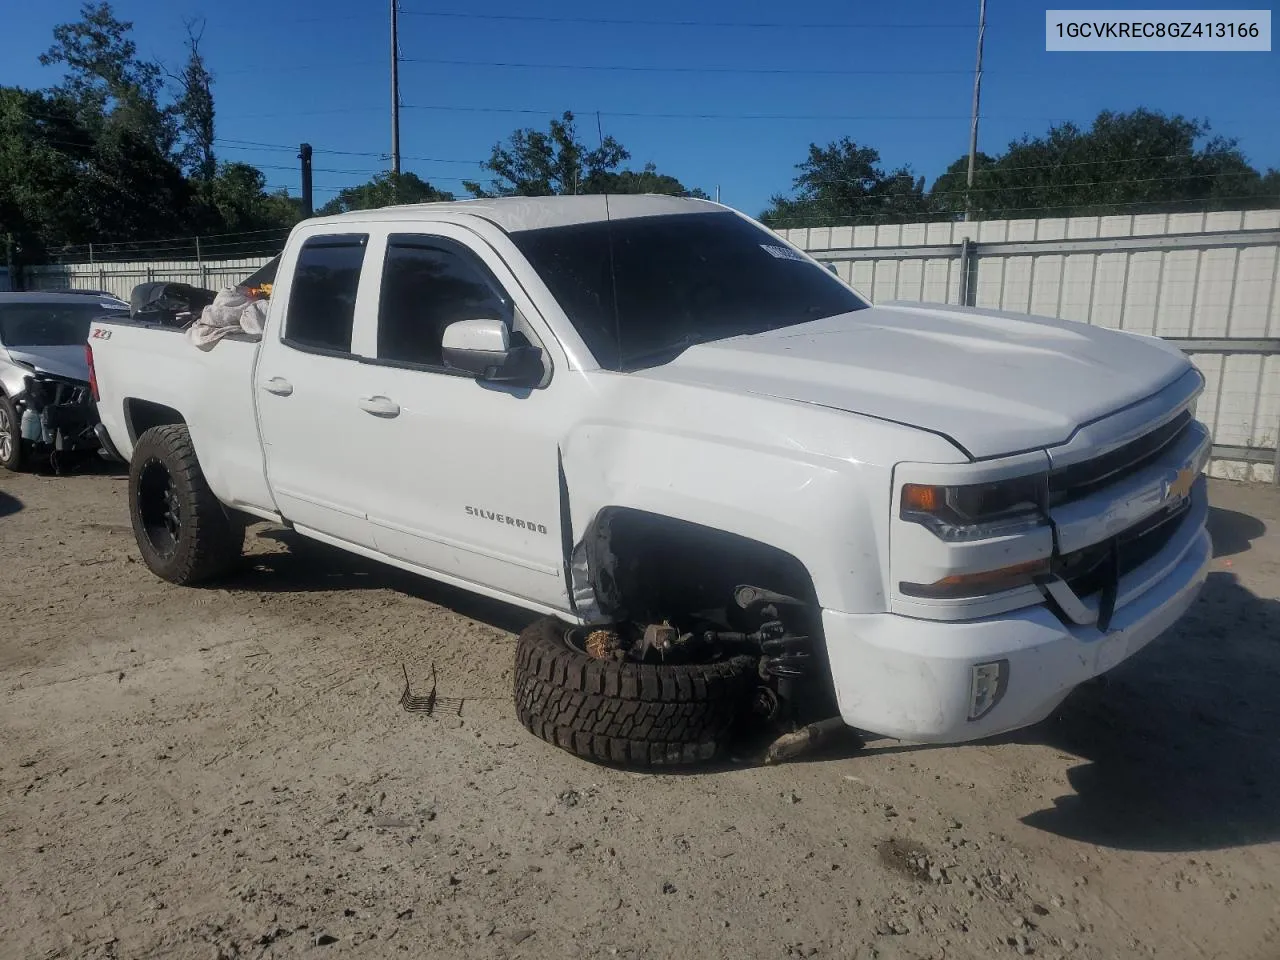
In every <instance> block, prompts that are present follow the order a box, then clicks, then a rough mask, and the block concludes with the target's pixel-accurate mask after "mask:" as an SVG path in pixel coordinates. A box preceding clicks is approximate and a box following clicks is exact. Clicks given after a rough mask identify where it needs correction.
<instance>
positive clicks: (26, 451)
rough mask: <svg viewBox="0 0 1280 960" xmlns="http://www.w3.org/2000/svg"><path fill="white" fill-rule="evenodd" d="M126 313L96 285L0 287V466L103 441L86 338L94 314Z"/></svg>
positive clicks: (84, 449)
mask: <svg viewBox="0 0 1280 960" xmlns="http://www.w3.org/2000/svg"><path fill="white" fill-rule="evenodd" d="M128 315H129V305H128V304H127V303H125V302H124V301H122V300H117V299H116V298H115V297H113V296H111V295H110V294H104V293H100V292H98V291H94V292H92V293H84V292H75V293H73V292H61V291H60V292H56V293H42V292H30V293H0V467H4V468H5V469H8V470H20V469H22V467H23V466H24V465H25V464H26V463H27V462H28V461H29V460H30V458H31V457H32V456H33V455H36V454H48V453H52V454H84V453H90V454H91V453H93V452H95V451H97V450H98V449H99V447H100V446H101V444H100V442H99V440H98V438H97V436H96V435H95V432H94V429H95V427H96V426H97V423H98V418H97V413H96V411H95V410H94V407H93V402H92V400H91V399H90V397H89V364H88V360H87V359H86V351H85V339H86V338H87V336H88V333H89V324H90V322H91V321H92V320H93V319H94V318H95V317H102V316H119V317H128Z"/></svg>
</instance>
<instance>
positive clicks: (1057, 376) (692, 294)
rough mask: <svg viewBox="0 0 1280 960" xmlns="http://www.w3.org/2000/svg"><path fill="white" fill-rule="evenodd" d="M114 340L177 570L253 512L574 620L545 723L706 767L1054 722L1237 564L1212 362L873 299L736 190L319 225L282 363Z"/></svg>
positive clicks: (287, 301) (158, 568)
mask: <svg viewBox="0 0 1280 960" xmlns="http://www.w3.org/2000/svg"><path fill="white" fill-rule="evenodd" d="M89 342H90V344H91V346H92V350H93V356H94V359H95V363H96V371H97V372H96V391H97V396H98V407H99V411H100V413H101V417H102V421H103V423H104V424H105V426H106V429H107V431H108V432H109V434H110V437H111V439H112V440H113V442H114V446H115V447H116V448H118V450H119V452H120V454H121V455H122V456H123V457H124V458H126V459H129V460H130V462H131V468H130V471H131V472H130V488H129V497H130V501H129V502H130V509H131V511H132V513H133V518H134V529H135V531H136V533H137V539H138V544H139V548H140V550H141V553H142V556H143V559H144V560H145V561H146V563H147V564H148V566H149V567H150V568H151V569H152V570H153V571H154V572H155V573H157V574H158V575H159V576H161V577H164V578H167V579H169V580H172V581H174V582H176V583H195V582H197V581H201V580H206V579H209V578H213V577H216V576H218V575H221V574H223V573H225V572H226V571H227V570H228V569H229V566H230V565H231V564H232V563H233V562H234V560H235V558H236V557H237V556H238V555H239V553H240V549H241V545H242V544H241V529H242V528H241V521H242V520H243V519H244V518H246V517H256V518H264V519H269V520H273V521H277V522H280V523H284V524H287V525H289V526H291V527H292V528H293V529H295V530H296V531H297V532H298V533H300V534H302V535H305V536H307V537H312V538H314V539H316V540H319V541H323V542H325V543H329V544H334V545H337V546H339V547H341V548H343V549H346V550H349V551H351V552H353V553H357V554H361V555H363V556H367V557H374V558H377V559H380V560H383V561H386V562H387V563H390V564H394V565H396V566H399V567H403V568H405V569H407V570H411V571H414V572H416V573H420V574H422V575H423V576H427V577H432V578H434V579H437V580H441V581H445V582H447V583H451V584H455V585H459V586H462V587H465V588H467V589H469V590H473V591H475V592H477V593H481V594H484V595H486V596H490V597H496V598H499V599H502V600H506V601H509V602H511V603H513V604H518V605H521V606H523V607H526V608H529V609H531V610H535V611H541V612H543V613H546V614H549V615H550V617H549V618H548V619H546V620H543V621H540V622H539V623H537V624H535V625H534V626H533V627H531V628H530V629H529V630H527V631H526V632H525V633H524V634H523V635H522V636H521V638H520V640H519V642H518V644H517V650H516V667H517V668H516V706H517V712H518V713H519V715H520V718H521V719H522V721H523V722H524V723H525V724H526V725H527V726H528V727H529V728H530V729H531V730H533V731H534V732H535V733H537V734H538V735H540V736H542V737H544V738H545V739H547V740H549V741H551V742H554V743H557V744H559V745H561V746H563V747H565V748H567V749H570V750H573V751H575V752H576V753H578V754H581V755H583V756H586V757H591V758H594V759H598V760H606V761H612V762H626V763H639V764H661V763H679V762H688V761H694V760H698V759H702V758H705V757H707V756H710V755H712V754H714V753H715V751H716V749H717V748H718V747H719V746H721V745H722V744H723V742H724V740H725V737H726V735H727V734H728V732H729V731H730V730H731V728H732V727H733V726H734V725H735V724H736V723H738V722H739V721H741V720H742V719H743V718H744V717H745V716H749V715H751V714H753V713H754V714H756V715H759V716H762V717H765V718H788V717H791V718H795V717H800V716H804V715H806V713H807V715H808V716H810V717H812V716H814V715H815V714H817V713H820V712H821V708H822V707H823V705H824V704H829V705H830V706H829V709H830V711H831V712H832V713H834V712H835V711H837V710H838V713H839V716H840V717H842V718H843V720H844V722H845V723H846V724H848V725H850V726H852V727H855V728H858V729H860V730H864V731H870V732H873V733H878V734H884V735H888V736H892V737H898V738H903V739H910V740H916V741H943V742H954V741H963V740H970V739H974V738H978V737H985V736H988V735H991V734H995V733H999V732H1001V731H1006V730H1010V729H1013V728H1016V727H1021V726H1024V725H1026V724H1030V723H1033V722H1035V721H1037V720H1039V719H1041V718H1042V717H1044V716H1046V715H1047V714H1048V713H1049V712H1050V711H1051V710H1053V709H1054V707H1055V706H1056V705H1057V704H1058V703H1060V702H1061V701H1062V699H1063V698H1064V697H1065V696H1066V695H1067V693H1068V692H1069V691H1070V690H1071V689H1072V688H1073V687H1075V686H1076V685H1078V684H1079V683H1081V682H1082V681H1084V680H1086V679H1088V678H1090V677H1093V676H1095V675H1097V674H1099V673H1101V672H1103V671H1105V670H1107V669H1109V668H1111V667H1113V666H1115V665H1116V664H1117V663H1119V662H1120V661H1122V660H1124V659H1125V658H1126V657H1128V656H1130V655H1132V654H1134V653H1135V652H1137V651H1138V650H1139V649H1141V648H1142V647H1143V646H1144V645H1146V644H1147V643H1149V642H1150V641H1152V640H1153V639H1155V638H1156V637H1157V636H1159V635H1160V634H1161V633H1162V632H1164V631H1165V630H1166V629H1168V628H1169V627H1170V626H1171V625H1172V624H1173V623H1174V622H1175V621H1176V620H1177V619H1178V618H1179V617H1180V616H1181V614H1182V613H1183V611H1185V610H1186V609H1187V607H1188V605H1189V604H1190V603H1191V602H1192V600H1193V599H1194V598H1195V596H1196V594H1197V591H1198V590H1199V588H1200V586H1201V584H1202V582H1203V580H1204V578H1205V575H1206V570H1207V566H1208V563H1209V557H1210V545H1209V538H1208V536H1207V534H1206V532H1205V517H1206V511H1207V503H1206V496H1205V482H1204V480H1203V479H1202V478H1201V471H1202V467H1203V466H1204V464H1205V462H1206V458H1207V456H1208V451H1209V436H1208V432H1207V431H1206V429H1205V427H1204V426H1203V425H1202V424H1200V423H1199V422H1197V421H1196V420H1195V417H1194V405H1195V402H1196V397H1197V395H1198V394H1199V393H1200V391H1201V389H1202V385H1203V381H1202V378H1201V377H1200V375H1199V373H1197V372H1196V370H1195V369H1194V368H1193V367H1192V366H1191V364H1190V363H1189V362H1188V361H1187V359H1186V358H1185V357H1184V356H1183V355H1182V354H1181V353H1180V352H1179V351H1178V350H1176V349H1174V348H1173V347H1170V346H1168V345H1166V344H1164V343H1162V342H1161V341H1159V340H1156V339H1154V338H1149V337H1138V336H1133V335H1130V334H1127V333H1123V332H1119V331H1113V330H1106V329H1100V328H1097V327H1091V326H1086V325H1082V324H1078V323H1072V322H1068V321H1062V320H1053V319H1045V318H1036V317H1028V316H1018V315H1014V314H1007V313H995V312H991V311H983V310H975V309H966V308H960V307H947V306H929V305H914V306H903V305H889V306H872V305H871V304H870V303H869V302H868V301H867V300H865V299H864V298H863V297H861V296H860V295H859V294H857V293H856V292H855V291H854V290H852V289H851V288H849V287H848V286H846V285H845V284H844V283H843V282H841V281H840V280H839V279H838V278H836V277H834V276H832V275H831V273H829V272H828V271H827V270H825V269H823V268H822V266H821V265H819V264H818V263H817V262H815V261H814V260H812V259H811V258H809V257H808V256H807V255H805V254H804V253H802V252H800V251H799V250H797V249H796V248H794V247H792V246H791V245H790V244H788V243H786V242H785V241H783V240H781V239H780V238H779V237H778V236H777V235H776V234H774V233H772V232H771V231H768V230H766V229H765V228H763V227H762V226H760V225H759V224H757V223H755V222H754V221H752V220H750V219H748V218H747V217H744V216H742V215H741V214H738V213H736V212H734V211H732V210H729V209H727V208H725V207H721V206H719V205H717V204H712V203H707V202H704V201H698V200H688V199H677V198H669V197H656V196H614V197H609V198H608V200H607V201H605V200H604V199H603V198H602V197H599V196H590V197H586V196H579V197H556V198H541V199H514V198H513V199H502V200H484V201H479V200H477V201H465V202H459V203H442V204H427V205H420V206H401V207H392V208H388V209H383V210H374V211H360V212H358V213H351V214H345V215H342V216H338V217H330V218H321V219H314V220H308V221H306V222H304V223H301V224H299V225H298V226H297V227H295V228H294V230H293V232H292V233H291V235H290V237H289V240H288V243H287V245H286V247H285V250H284V253H283V255H282V257H281V260H280V263H279V269H278V273H277V276H276V278H275V284H274V288H273V290H272V296H271V303H270V308H269V311H268V317H267V322H266V328H265V333H264V335H263V336H262V339H261V342H254V341H253V340H252V339H250V338H248V337H244V336H231V337H228V338H227V339H225V340H223V341H222V342H220V343H218V344H217V345H215V346H214V347H212V349H207V350H201V349H197V348H196V347H194V346H192V344H191V343H189V342H188V340H187V339H186V338H184V337H183V336H182V335H181V334H180V333H178V332H175V331H172V330H164V329H160V328H154V329H148V328H144V327H139V326H136V325H122V324H114V323H110V322H101V323H95V324H94V329H93V331H92V333H91V335H90V341H89ZM824 694H825V695H827V696H824Z"/></svg>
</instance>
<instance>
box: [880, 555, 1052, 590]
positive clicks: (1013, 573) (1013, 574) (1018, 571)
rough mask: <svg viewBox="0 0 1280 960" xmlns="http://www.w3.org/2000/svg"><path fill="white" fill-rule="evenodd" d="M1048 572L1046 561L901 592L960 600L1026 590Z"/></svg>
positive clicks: (913, 585) (908, 587)
mask: <svg viewBox="0 0 1280 960" xmlns="http://www.w3.org/2000/svg"><path fill="white" fill-rule="evenodd" d="M1048 572H1049V561H1048V559H1047V558H1046V559H1044V560H1032V561H1030V562H1029V563H1018V564H1014V565H1013V566H1011V567H1001V568H1000V569H999V570H983V571H981V572H979V573H960V574H955V575H953V576H950V577H943V578H942V579H941V580H938V581H936V582H934V583H900V584H898V589H900V590H901V591H902V592H903V593H904V594H905V595H906V596H908V597H922V598H925V599H930V600H960V599H966V598H971V597H983V596H989V595H990V594H993V593H1003V592H1004V591H1006V590H1016V589H1017V588H1018V587H1026V586H1029V585H1031V584H1032V583H1034V582H1035V578H1036V577H1041V576H1044V575H1045V574H1047V573H1048Z"/></svg>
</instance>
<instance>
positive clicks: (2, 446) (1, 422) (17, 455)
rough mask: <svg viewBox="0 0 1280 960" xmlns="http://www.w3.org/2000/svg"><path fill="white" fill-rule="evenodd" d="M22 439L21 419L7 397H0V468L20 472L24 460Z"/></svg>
mask: <svg viewBox="0 0 1280 960" xmlns="http://www.w3.org/2000/svg"><path fill="white" fill-rule="evenodd" d="M25 443H26V441H24V440H23V439H22V418H21V417H20V416H19V415H18V409H17V407H15V406H14V405H13V401H12V400H10V399H9V398H8V397H5V396H0V467H4V468H5V469H6V470H21V469H22V466H23V461H24V460H26V452H27V451H26V450H25V449H24V446H25Z"/></svg>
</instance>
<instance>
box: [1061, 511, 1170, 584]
mask: <svg viewBox="0 0 1280 960" xmlns="http://www.w3.org/2000/svg"><path fill="white" fill-rule="evenodd" d="M1190 510H1191V498H1190V497H1186V498H1185V499H1183V500H1182V502H1181V503H1178V504H1175V505H1174V506H1172V507H1168V508H1166V509H1164V510H1161V511H1159V512H1158V513H1155V514H1153V515H1152V516H1150V517H1148V518H1147V519H1145V520H1143V521H1142V522H1141V523H1139V524H1137V525H1136V526H1133V527H1130V528H1129V529H1128V530H1126V531H1124V532H1123V533H1121V534H1119V535H1118V536H1115V537H1112V538H1111V539H1109V540H1104V541H1103V542H1102V543H1095V544H1094V545H1093V546H1090V547H1085V548H1084V549H1082V550H1076V551H1075V552H1074V553H1069V554H1067V555H1066V556H1064V557H1061V558H1060V559H1059V560H1058V561H1057V562H1056V563H1055V564H1054V573H1055V574H1057V576H1059V577H1061V578H1062V579H1063V580H1065V581H1066V582H1067V586H1069V587H1070V588H1071V591H1072V592H1073V593H1074V594H1075V595H1076V596H1077V597H1080V598H1084V597H1090V596H1093V595H1094V594H1096V593H1098V592H1100V591H1101V590H1102V589H1103V588H1105V587H1107V586H1108V585H1113V584H1115V583H1116V582H1117V581H1118V580H1120V579H1121V578H1123V577H1124V576H1126V575H1127V574H1129V573H1132V572H1133V571H1134V570H1137V569H1138V568H1139V567H1140V566H1142V565H1143V564H1144V563H1146V562H1147V561H1148V560H1150V559H1151V558H1152V557H1154V556H1155V555H1156V554H1158V553H1159V552H1160V551H1161V550H1163V549H1164V548H1165V546H1166V545H1167V544H1168V543H1169V541H1170V540H1172V539H1173V537H1174V535H1175V534H1176V533H1177V532H1178V529H1179V528H1180V527H1181V526H1182V521H1183V520H1184V519H1186V516H1187V514H1188V512H1189V511H1190Z"/></svg>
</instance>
